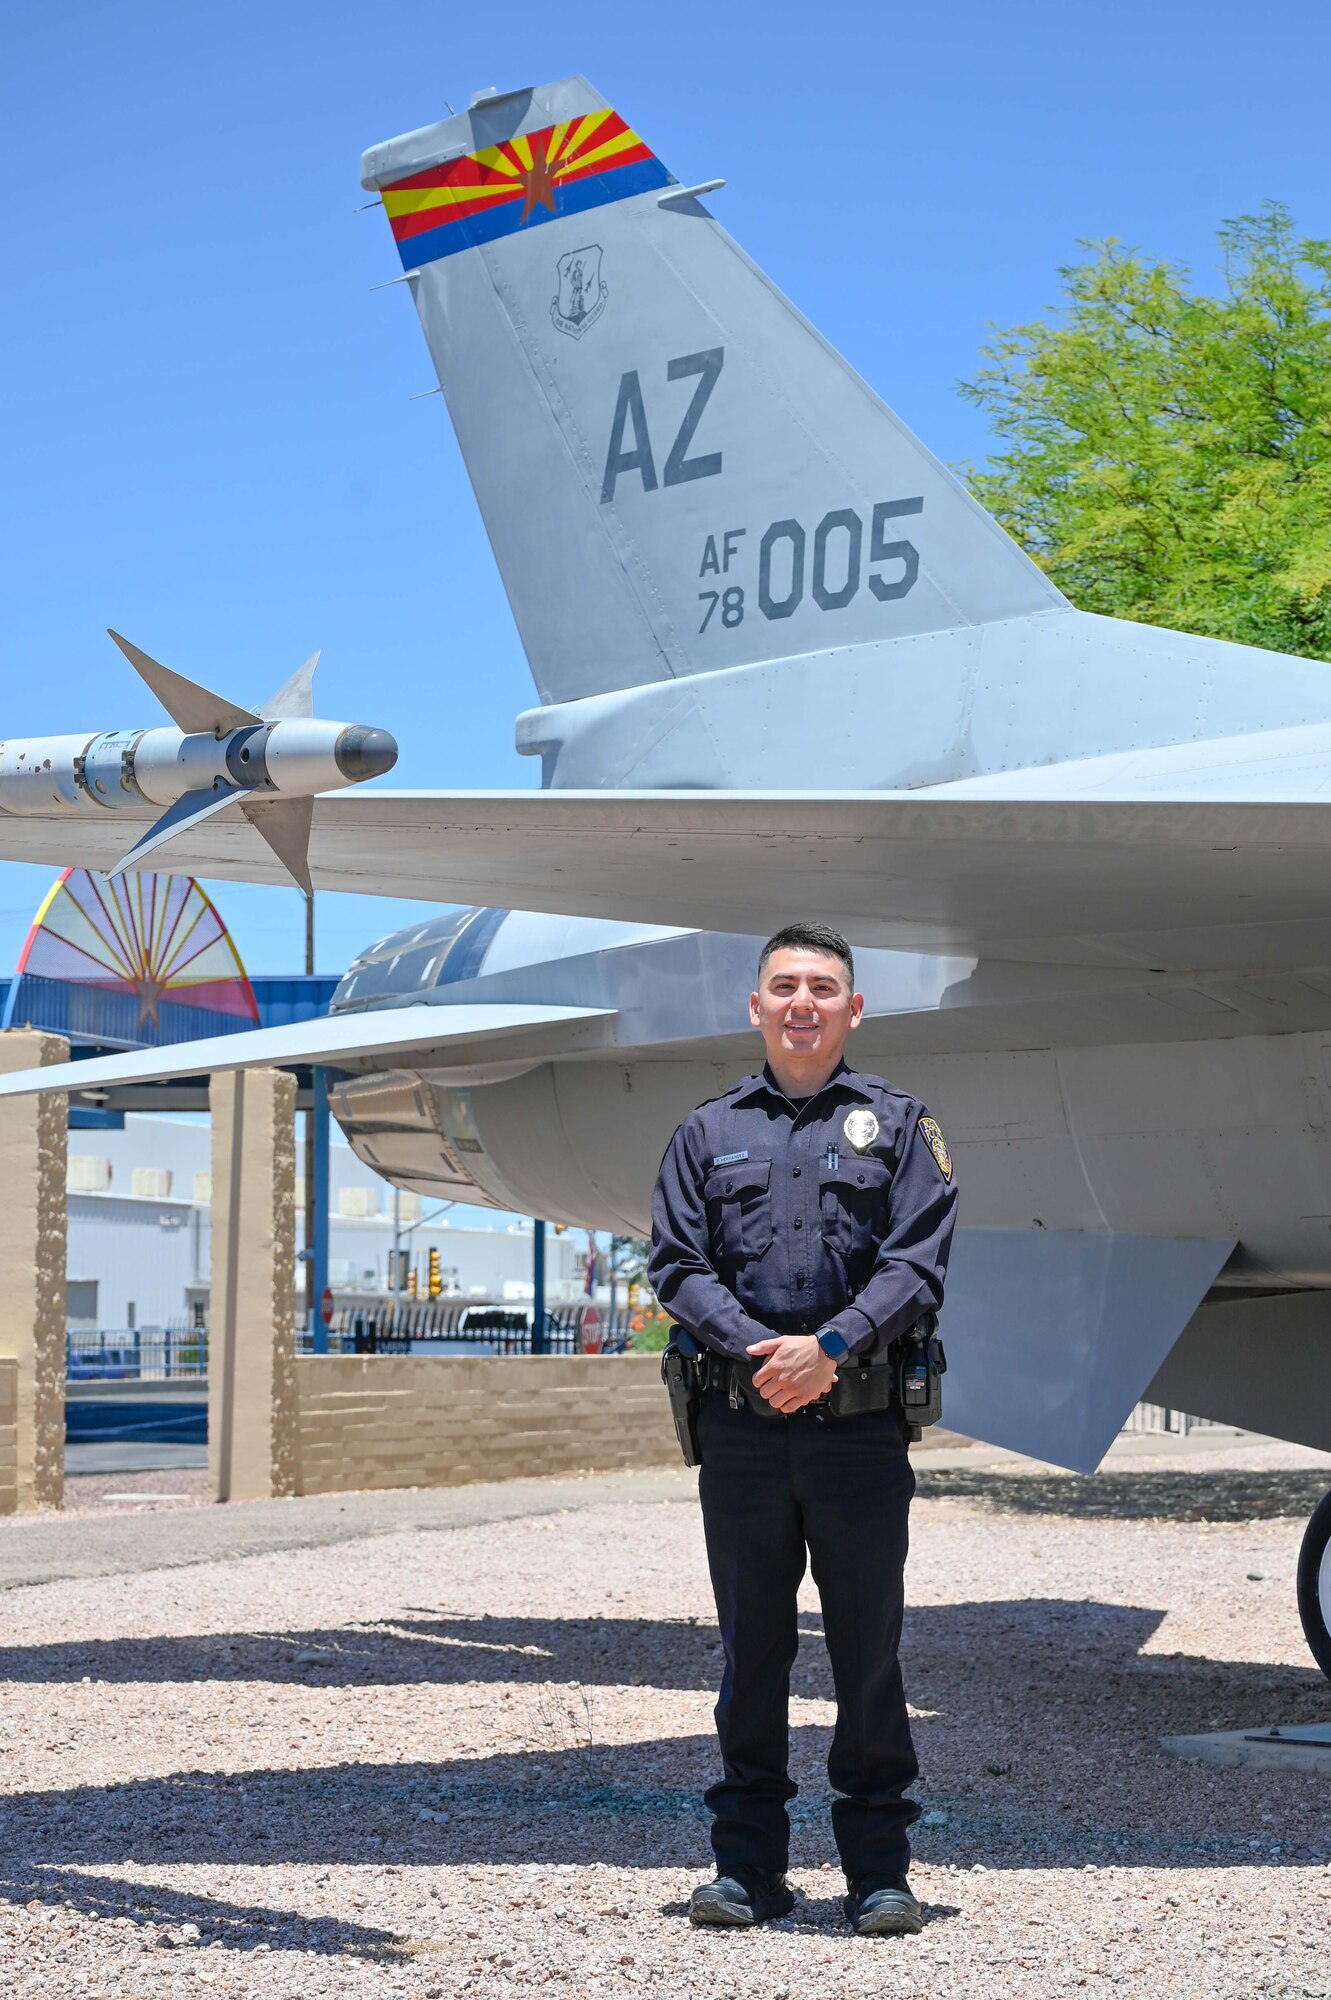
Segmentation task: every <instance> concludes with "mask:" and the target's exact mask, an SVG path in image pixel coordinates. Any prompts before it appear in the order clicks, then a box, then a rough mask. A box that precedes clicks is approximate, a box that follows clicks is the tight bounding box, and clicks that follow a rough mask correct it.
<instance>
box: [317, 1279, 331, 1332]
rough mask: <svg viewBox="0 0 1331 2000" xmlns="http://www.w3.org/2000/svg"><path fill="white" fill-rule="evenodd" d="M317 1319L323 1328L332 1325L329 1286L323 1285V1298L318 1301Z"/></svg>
mask: <svg viewBox="0 0 1331 2000" xmlns="http://www.w3.org/2000/svg"><path fill="white" fill-rule="evenodd" d="M319 1317H320V1319H321V1320H322V1321H323V1323H324V1325H325V1326H331V1325H332V1324H333V1288H332V1286H331V1285H325V1286H324V1288H323V1296H322V1298H321V1299H320V1300H319Z"/></svg>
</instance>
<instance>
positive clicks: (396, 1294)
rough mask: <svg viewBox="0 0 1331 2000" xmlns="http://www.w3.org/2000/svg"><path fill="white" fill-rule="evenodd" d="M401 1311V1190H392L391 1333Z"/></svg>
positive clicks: (394, 1329) (395, 1326) (394, 1328)
mask: <svg viewBox="0 0 1331 2000" xmlns="http://www.w3.org/2000/svg"><path fill="white" fill-rule="evenodd" d="M401 1310H402V1190H401V1188H396V1187H395V1188H394V1189H393V1332H394V1333H395V1334H396V1332H397V1323H398V1316H399V1314H400V1313H401Z"/></svg>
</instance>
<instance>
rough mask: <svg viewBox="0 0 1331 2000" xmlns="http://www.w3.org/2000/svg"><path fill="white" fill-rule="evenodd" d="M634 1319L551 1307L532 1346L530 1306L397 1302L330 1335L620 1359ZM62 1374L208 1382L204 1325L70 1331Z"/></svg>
mask: <svg viewBox="0 0 1331 2000" xmlns="http://www.w3.org/2000/svg"><path fill="white" fill-rule="evenodd" d="M630 1319H631V1315H630V1314H629V1312H628V1311H627V1309H626V1308H621V1309H619V1310H617V1311H616V1312H615V1313H614V1314H613V1315H612V1314H610V1313H609V1312H607V1311H605V1310H604V1309H603V1308H601V1307H596V1306H592V1305H589V1304H588V1303H587V1302H585V1301H581V1302H579V1303H578V1304H577V1305H572V1306H567V1305H565V1306H550V1307H548V1308H547V1310H546V1315H545V1334H544V1339H543V1341H542V1343H541V1345H540V1346H539V1347H536V1348H533V1345H532V1314H531V1312H530V1310H529V1309H528V1308H527V1307H525V1306H493V1305H459V1304H457V1303H456V1302H455V1303H451V1304H445V1303H444V1302H442V1301H440V1300H435V1301H430V1300H421V1301H407V1302H404V1303H403V1304H402V1305H400V1306H399V1307H398V1308H397V1310H396V1311H395V1310H394V1307H393V1302H392V1300H391V1299H390V1300H386V1301H384V1302H383V1303H382V1304H380V1303H376V1304H374V1305H368V1306H348V1307H346V1308H345V1309H344V1310H343V1311H341V1312H340V1313H338V1314H336V1315H335V1317H334V1320H333V1324H332V1326H331V1327H330V1328H329V1331H328V1351H329V1352H330V1353H331V1354H410V1353H420V1352H421V1351H422V1350H425V1351H426V1352H436V1353H438V1354H440V1355H445V1354H448V1353H454V1354H532V1353H541V1354H622V1353H623V1352H624V1350H625V1349H626V1348H627V1347H628V1346H629V1344H630V1337H631V1325H630ZM313 1346H314V1342H313V1339H312V1337H311V1334H310V1331H309V1328H308V1327H300V1328H299V1329H298V1330H297V1333H296V1350H297V1352H298V1353H300V1354H309V1353H310V1352H311V1351H312V1350H313ZM65 1372H66V1375H67V1378H68V1380H69V1381H71V1382H187V1381H202V1380H206V1378H207V1374H208V1329H207V1328H206V1327H200V1326H167V1327H155V1326H154V1327H147V1326H145V1327H133V1326H130V1327H71V1328H69V1329H68V1330H67V1332H66V1334H65Z"/></svg>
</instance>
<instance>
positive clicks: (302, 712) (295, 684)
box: [259, 648, 322, 722]
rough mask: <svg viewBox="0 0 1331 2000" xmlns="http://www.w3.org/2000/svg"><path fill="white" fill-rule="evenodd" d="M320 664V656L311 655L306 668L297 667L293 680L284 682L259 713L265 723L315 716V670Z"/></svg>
mask: <svg viewBox="0 0 1331 2000" xmlns="http://www.w3.org/2000/svg"><path fill="white" fill-rule="evenodd" d="M320 650H322V648H321V649H320ZM318 664H319V654H318V653H317V652H316V653H311V654H310V657H309V659H308V660H306V662H305V664H304V666H303V667H297V668H296V671H295V673H294V674H293V675H292V676H291V679H290V680H289V681H286V682H284V683H283V685H282V686H281V687H280V688H279V689H278V690H277V693H276V694H275V695H273V696H272V697H271V699H270V700H268V701H266V702H264V703H263V705H262V707H261V708H260V710H259V713H260V715H261V716H262V717H263V719H264V721H265V722H279V721H281V720H283V719H284V718H285V717H289V716H298V717H302V718H303V717H305V716H310V715H313V714H314V669H315V668H316V667H317V666H318Z"/></svg>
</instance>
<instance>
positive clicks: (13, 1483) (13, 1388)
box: [0, 1359, 18, 1514]
mask: <svg viewBox="0 0 1331 2000" xmlns="http://www.w3.org/2000/svg"><path fill="white" fill-rule="evenodd" d="M17 1511H18V1363H17V1361H5V1360H3V1359H0V1514H14V1513H17Z"/></svg>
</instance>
